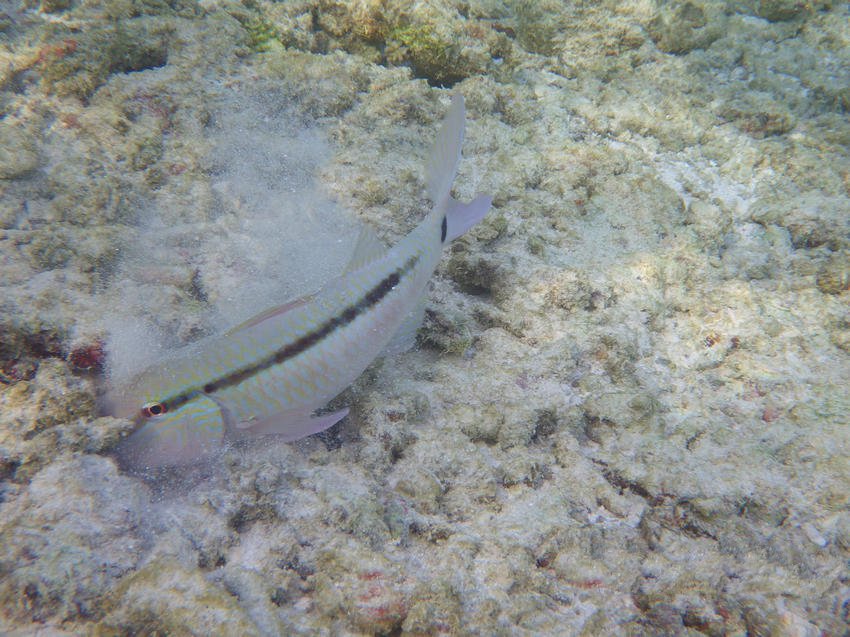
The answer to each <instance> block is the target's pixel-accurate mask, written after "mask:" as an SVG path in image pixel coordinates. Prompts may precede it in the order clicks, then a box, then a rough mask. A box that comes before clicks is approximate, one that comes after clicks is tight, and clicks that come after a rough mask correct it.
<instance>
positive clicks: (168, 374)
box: [102, 367, 225, 469]
mask: <svg viewBox="0 0 850 637" xmlns="http://www.w3.org/2000/svg"><path fill="white" fill-rule="evenodd" d="M174 371H175V370H173V369H172V370H169V369H168V368H166V367H160V368H157V369H148V370H145V371H144V372H142V373H141V374H140V375H138V376H137V377H135V378H134V379H133V380H132V381H131V382H130V383H128V385H127V386H126V387H124V388H122V389H120V390H118V391H113V392H110V393H109V394H107V395H106V397H105V398H104V399H103V401H102V411H103V412H104V413H106V414H109V415H112V416H115V417H118V418H127V419H128V420H132V421H133V422H134V423H135V425H136V429H135V430H134V431H133V433H131V434H130V435H129V436H128V437H127V438H126V439H124V440H122V441H121V442H120V443H119V444H118V445H117V447H116V452H117V454H118V457H119V460H120V461H121V462H122V464H125V465H127V466H129V467H132V468H137V469H142V468H157V467H165V466H172V465H186V464H192V463H195V462H199V461H202V460H204V459H207V458H209V457H211V456H213V455H214V454H215V453H217V452H218V451H219V450H220V449H221V446H222V443H223V440H224V434H225V419H224V414H223V413H222V410H221V407H220V406H219V405H218V404H217V403H216V402H215V401H214V400H212V399H211V398H210V397H209V396H207V395H206V394H204V393H203V391H202V389H200V388H195V387H193V386H192V385H191V384H187V383H181V382H179V378H180V375H179V374H175V373H174Z"/></svg>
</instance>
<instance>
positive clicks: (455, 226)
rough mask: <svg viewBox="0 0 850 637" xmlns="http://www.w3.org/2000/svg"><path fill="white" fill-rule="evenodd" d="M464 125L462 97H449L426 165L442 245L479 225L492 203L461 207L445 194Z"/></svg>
mask: <svg viewBox="0 0 850 637" xmlns="http://www.w3.org/2000/svg"><path fill="white" fill-rule="evenodd" d="M465 122H466V109H465V107H464V101H463V96H462V95H461V94H460V93H456V94H455V95H454V96H452V103H451V106H449V111H448V113H447V114H446V117H445V119H444V120H443V125H442V127H441V128H440V132H439V133H437V139H435V140H434V145H433V147H432V148H431V154H430V156H429V157H428V162H427V164H426V172H427V175H428V195H429V196H430V197H431V201H432V202H433V203H434V209H435V212H436V211H440V212H442V214H443V216H444V218H445V225H444V226H443V228H444V234H443V237H442V239H443V241H444V242H447V241H451V240H452V239H456V238H457V237H459V236H460V235H462V234H463V233H464V232H466V231H467V230H469V229H470V228H471V227H472V226H474V225H475V224H476V223H478V222H479V221H481V219H483V218H484V215H486V214H487V211H488V210H490V204H491V203H492V202H493V198H492V197H490V196H489V195H479V196H478V197H476V198H475V199H474V200H472V201H471V202H469V203H461V202H459V201H456V200H454V199H452V197H451V195H450V194H449V193H450V192H451V189H452V183H453V182H454V180H455V176H456V175H457V165H458V162H459V161H460V149H461V146H462V145H463V131H464V123H465Z"/></svg>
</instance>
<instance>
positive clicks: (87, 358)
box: [68, 341, 106, 372]
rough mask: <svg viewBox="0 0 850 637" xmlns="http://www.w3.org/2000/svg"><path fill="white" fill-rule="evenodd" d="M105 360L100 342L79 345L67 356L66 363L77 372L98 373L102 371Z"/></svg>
mask: <svg viewBox="0 0 850 637" xmlns="http://www.w3.org/2000/svg"><path fill="white" fill-rule="evenodd" d="M105 359H106V354H104V352H103V343H102V342H101V341H95V342H94V343H90V344H87V345H81V346H79V347H76V348H74V349H73V350H71V353H70V354H68V362H69V363H71V365H72V366H73V367H74V369H76V370H78V371H87V372H88V371H100V370H102V369H103V363H104V361H105Z"/></svg>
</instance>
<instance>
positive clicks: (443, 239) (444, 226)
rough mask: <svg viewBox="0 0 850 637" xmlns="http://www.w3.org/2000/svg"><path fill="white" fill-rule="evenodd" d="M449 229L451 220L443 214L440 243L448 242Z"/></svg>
mask: <svg viewBox="0 0 850 637" xmlns="http://www.w3.org/2000/svg"><path fill="white" fill-rule="evenodd" d="M448 231H449V222H448V219H446V215H443V224H442V225H441V226H440V243H445V242H446V234H447V233H448Z"/></svg>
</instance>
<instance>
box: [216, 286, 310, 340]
mask: <svg viewBox="0 0 850 637" xmlns="http://www.w3.org/2000/svg"><path fill="white" fill-rule="evenodd" d="M315 296H316V293H315V292H312V293H310V294H307V295H305V296H301V297H299V298H297V299H292V300H290V301H287V302H286V303H283V304H282V305H276V306H274V307H270V308H269V309H267V310H263V311H262V312H260V313H259V314H257V315H256V316H252V317H251V318H249V319H248V320H247V321H243V322H242V323H240V324H239V325H237V326H235V327H231V328H230V329H229V330H227V331H226V332H225V335H226V336H233V335H234V334H236V333H237V332H241V331H242V330H245V329H248V328H249V327H254V326H255V325H259V324H260V323H262V322H263V321H267V320H268V319H270V318H272V317H274V316H280V315H281V314H286V313H287V312H289V311H291V310H294V309H295V308H296V307H301V306H302V305H306V304H307V303H309V302H310V301H312V300H313V297H315Z"/></svg>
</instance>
